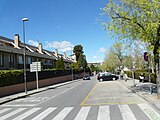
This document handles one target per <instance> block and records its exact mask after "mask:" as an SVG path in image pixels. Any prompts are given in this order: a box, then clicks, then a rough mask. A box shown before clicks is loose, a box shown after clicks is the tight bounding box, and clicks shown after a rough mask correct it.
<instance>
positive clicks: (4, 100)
mask: <svg viewBox="0 0 160 120" xmlns="http://www.w3.org/2000/svg"><path fill="white" fill-rule="evenodd" d="M79 80H81V79H77V80H74V81H68V82H64V83H59V84H55V85H52V86H47V87H43V88H39V89H38V90H37V89H34V90H30V91H27V94H26V93H25V92H22V93H18V94H14V95H10V96H6V97H2V98H0V105H1V104H4V103H7V102H10V101H12V100H15V99H18V98H24V97H26V96H29V95H32V94H35V93H39V92H43V91H46V90H49V89H50V88H56V87H60V86H63V85H67V84H71V83H73V82H77V81H79Z"/></svg>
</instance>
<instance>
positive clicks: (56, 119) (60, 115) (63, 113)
mask: <svg viewBox="0 0 160 120" xmlns="http://www.w3.org/2000/svg"><path fill="white" fill-rule="evenodd" d="M72 109H73V107H66V108H64V109H63V110H62V111H61V112H60V113H58V115H56V116H55V117H54V118H53V119H52V120H63V119H64V118H65V117H66V116H67V115H68V114H69V112H70V111H71V110H72Z"/></svg>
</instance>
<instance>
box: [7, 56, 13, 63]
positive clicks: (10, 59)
mask: <svg viewBox="0 0 160 120" xmlns="http://www.w3.org/2000/svg"><path fill="white" fill-rule="evenodd" d="M8 62H9V63H13V62H14V55H9V58H8Z"/></svg>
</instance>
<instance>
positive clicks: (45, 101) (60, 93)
mask: <svg viewBox="0 0 160 120" xmlns="http://www.w3.org/2000/svg"><path fill="white" fill-rule="evenodd" d="M77 86H78V85H77ZM77 86H74V87H72V88H70V89H67V90H64V91H63V92H61V93H59V94H56V95H55V96H52V97H50V98H48V99H47V100H44V101H42V102H40V103H38V104H36V105H40V104H42V103H44V102H46V101H48V100H51V99H53V98H55V97H57V96H58V95H61V94H63V93H65V92H67V91H69V90H71V89H73V88H75V87H77Z"/></svg>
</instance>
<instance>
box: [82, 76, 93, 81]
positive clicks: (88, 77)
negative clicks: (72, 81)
mask: <svg viewBox="0 0 160 120" xmlns="http://www.w3.org/2000/svg"><path fill="white" fill-rule="evenodd" d="M90 79H91V78H90V76H89V75H86V76H84V77H83V80H90Z"/></svg>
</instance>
